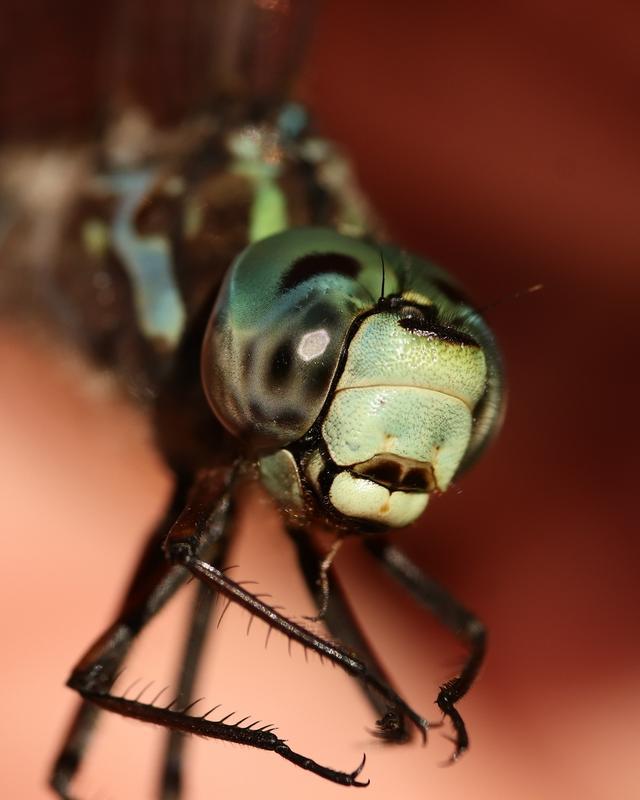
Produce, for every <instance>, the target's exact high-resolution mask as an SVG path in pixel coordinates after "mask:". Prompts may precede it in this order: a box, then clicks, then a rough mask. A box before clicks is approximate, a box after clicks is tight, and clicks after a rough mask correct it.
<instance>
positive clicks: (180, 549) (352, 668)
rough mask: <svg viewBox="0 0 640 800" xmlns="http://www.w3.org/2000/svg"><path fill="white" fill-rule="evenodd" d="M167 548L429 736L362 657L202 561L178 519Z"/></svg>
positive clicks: (173, 557) (174, 557) (193, 570)
mask: <svg viewBox="0 0 640 800" xmlns="http://www.w3.org/2000/svg"><path fill="white" fill-rule="evenodd" d="M164 548H165V551H166V553H167V557H168V558H169V560H170V561H171V562H172V563H173V564H177V565H180V566H184V567H186V569H188V570H189V572H191V573H192V574H193V575H194V576H195V577H196V578H197V579H198V580H199V581H200V582H202V583H203V584H205V585H207V586H209V588H210V589H211V590H212V591H215V592H220V593H221V594H223V595H225V597H227V598H229V599H230V600H231V601H232V602H234V603H237V604H239V605H241V606H242V607H243V608H246V609H247V610H248V611H249V612H250V613H251V614H253V615H255V616H256V617H258V618H259V619H261V620H263V621H264V622H266V623H267V625H269V626H270V627H272V628H274V629H275V630H278V631H280V632H281V633H283V634H284V635H285V636H287V637H288V638H289V639H291V640H292V641H297V642H299V643H300V644H301V645H303V647H306V648H309V649H311V650H314V651H315V652H317V653H318V654H319V655H320V656H322V657H323V658H326V659H328V660H329V661H332V662H333V663H335V664H337V665H338V666H340V667H341V668H342V669H343V670H345V672H347V673H348V674H350V675H353V676H354V677H357V678H359V679H360V680H361V681H362V682H363V683H364V684H365V685H367V686H369V688H371V689H372V690H374V691H375V692H377V693H378V694H379V695H381V696H382V697H383V698H384V699H385V700H386V701H387V703H388V705H389V707H390V708H393V709H397V711H398V712H401V713H402V714H404V715H406V716H407V717H408V719H410V720H411V722H412V723H413V724H414V725H415V726H416V728H417V729H418V730H419V731H420V733H421V734H422V736H423V737H425V736H426V731H427V727H428V723H427V721H426V720H425V719H423V718H422V717H420V716H419V715H418V714H417V713H416V712H415V711H414V710H413V709H412V708H411V707H410V706H408V705H407V703H406V702H405V701H404V700H403V699H402V698H401V697H400V696H399V695H398V694H397V693H396V692H395V691H394V690H393V689H392V688H391V687H390V686H389V685H388V684H387V683H386V682H385V681H383V680H382V679H381V678H380V677H378V675H377V674H376V673H375V672H374V671H372V670H371V669H370V668H369V667H368V666H367V664H366V663H365V662H364V661H363V660H362V659H360V658H359V657H357V656H355V655H354V654H353V653H351V651H350V650H347V649H346V648H344V647H342V646H341V645H338V644H336V643H334V642H331V641H329V640H327V639H324V638H323V637H321V636H319V635H317V634H315V633H313V632H312V631H310V630H308V629H307V628H305V627H304V626H303V625H301V624H299V623H297V622H294V621H293V620H291V619H289V618H288V617H285V616H284V615H283V614H281V613H280V612H279V611H277V610H276V609H275V608H273V607H272V606H270V605H268V604H267V603H265V602H263V601H262V600H261V599H260V598H259V597H257V596H256V595H254V594H252V593H251V592H249V591H247V590H246V589H244V588H243V587H242V586H241V585H240V584H239V583H237V582H236V581H233V580H231V578H229V577H227V575H226V574H225V573H224V572H222V571H221V570H220V569H218V568H217V567H215V566H214V565H213V564H209V563H207V562H206V561H203V560H202V559H201V558H200V557H199V556H198V552H197V538H195V537H193V536H192V535H191V534H190V532H189V525H182V524H181V520H180V519H179V520H178V522H177V523H176V524H175V525H174V526H173V528H172V529H171V531H170V532H169V535H168V536H167V539H166V540H165V543H164Z"/></svg>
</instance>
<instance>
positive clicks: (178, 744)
mask: <svg viewBox="0 0 640 800" xmlns="http://www.w3.org/2000/svg"><path fill="white" fill-rule="evenodd" d="M229 516H230V515H229ZM229 539H230V537H228V536H227V537H224V538H223V539H221V541H220V545H221V546H220V547H218V548H217V552H216V553H215V563H217V564H220V563H223V562H224V559H225V557H226V552H227V550H228V547H227V546H226V545H228V543H229ZM209 558H212V556H209ZM215 599H216V595H214V594H212V593H211V592H210V591H209V590H208V589H207V587H206V586H202V585H201V584H200V585H198V587H197V592H196V596H195V598H194V602H193V606H192V608H191V611H190V619H189V623H188V630H187V637H186V640H185V644H184V651H183V654H182V664H181V667H180V675H179V678H178V689H177V695H178V697H179V698H180V700H181V701H183V702H184V703H185V704H186V703H189V702H190V701H191V700H193V687H194V684H195V681H196V677H197V673H198V666H199V663H200V659H201V656H202V651H203V648H204V644H205V641H206V637H207V633H208V631H209V628H210V625H209V623H210V621H211V615H212V612H213V609H214V605H215ZM185 744H186V739H185V737H184V735H183V734H182V733H181V732H180V731H178V730H174V729H169V731H168V736H167V744H166V749H165V753H164V767H163V770H162V774H161V779H160V786H159V787H158V788H159V792H158V795H159V797H160V798H161V800H172V799H173V798H177V797H180V795H181V791H182V768H183V753H184V747H185Z"/></svg>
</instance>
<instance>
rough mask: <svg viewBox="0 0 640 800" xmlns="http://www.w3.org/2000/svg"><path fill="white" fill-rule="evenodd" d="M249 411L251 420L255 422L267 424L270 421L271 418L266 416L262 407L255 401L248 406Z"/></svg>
mask: <svg viewBox="0 0 640 800" xmlns="http://www.w3.org/2000/svg"><path fill="white" fill-rule="evenodd" d="M249 411H250V412H251V416H252V418H253V419H254V420H255V421H256V422H269V421H270V419H271V417H270V416H269V415H268V414H267V412H266V411H265V409H264V408H263V407H262V405H261V404H260V403H258V402H257V401H256V400H253V401H252V402H251V403H250V404H249Z"/></svg>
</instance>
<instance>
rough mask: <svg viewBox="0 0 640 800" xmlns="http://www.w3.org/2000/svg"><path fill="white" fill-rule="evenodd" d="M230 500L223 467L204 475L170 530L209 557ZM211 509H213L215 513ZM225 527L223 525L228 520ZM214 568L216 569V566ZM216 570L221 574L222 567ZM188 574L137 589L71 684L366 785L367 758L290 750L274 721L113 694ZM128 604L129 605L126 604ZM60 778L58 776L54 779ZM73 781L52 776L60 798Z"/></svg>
mask: <svg viewBox="0 0 640 800" xmlns="http://www.w3.org/2000/svg"><path fill="white" fill-rule="evenodd" d="M228 498H229V486H228V480H227V479H225V476H224V475H222V474H221V473H220V471H216V472H211V473H207V474H205V475H204V476H200V480H199V481H198V482H197V483H196V485H195V486H194V489H193V491H192V493H191V495H190V497H189V501H188V503H187V506H186V507H185V509H184V511H183V512H182V513H181V514H180V516H179V517H178V520H177V521H176V522H175V523H174V525H173V527H172V532H174V534H175V535H176V536H177V537H178V539H179V540H185V539H186V540H188V541H189V542H190V543H191V546H192V548H193V553H194V557H195V556H196V555H198V556H199V555H200V554H209V556H210V553H208V546H209V544H210V542H211V540H212V538H216V536H217V535H220V530H219V528H220V526H219V525H216V524H215V520H216V519H219V518H220V517H221V514H220V509H221V508H224V507H225V506H226V508H227V509H228V508H229V500H228ZM212 509H214V511H213V513H212ZM222 516H224V515H222ZM212 521H213V524H212ZM222 527H223V528H224V524H223V526H222ZM202 563H205V562H202ZM210 568H211V569H215V568H214V567H210ZM216 571H217V572H219V570H216ZM220 574H222V573H220ZM187 575H188V572H187V571H186V570H184V569H183V568H182V567H181V566H179V565H175V564H174V565H169V566H168V568H166V572H165V573H161V574H159V575H157V576H156V579H157V580H156V582H155V583H151V584H150V585H147V586H146V590H145V591H144V592H142V591H141V592H138V593H136V595H135V598H134V599H135V603H132V604H131V605H132V608H131V613H130V614H129V616H123V617H122V618H119V619H118V620H117V621H116V623H115V624H114V625H113V626H112V627H111V628H109V630H108V631H107V633H106V634H105V635H104V636H102V637H101V638H100V639H99V640H98V642H97V643H96V644H95V645H94V646H93V647H92V648H91V649H90V651H89V653H88V654H87V655H86V656H85V657H84V658H83V659H82V660H81V662H80V663H79V665H78V666H77V667H76V668H75V669H74V671H73V673H72V675H71V678H70V679H69V686H71V687H72V688H74V689H76V691H78V692H79V693H80V694H81V695H82V697H83V699H85V700H87V701H89V702H90V703H93V704H94V705H95V706H98V707H99V708H102V709H105V710H108V711H112V712H114V713H117V714H120V715H122V716H126V717H131V718H133V719H138V720H141V721H143V722H152V723H154V724H157V725H162V726H163V727H166V728H170V729H174V730H178V731H182V732H183V733H194V734H197V735H200V736H205V737H209V738H214V739H222V740H225V741H230V742H235V743H237V744H244V745H247V746H250V747H256V748H259V749H262V750H270V751H272V752H274V753H276V754H277V755H279V756H280V757H281V758H284V759H286V760H287V761H290V762H291V763H293V764H295V765H296V766H298V767H300V768H302V769H305V770H308V771H310V772H313V773H314V774H316V775H319V776H320V777H323V778H325V779H327V780H329V781H333V782H334V783H338V784H342V785H344V786H367V785H368V783H369V782H368V781H366V782H363V781H360V780H358V776H359V775H360V772H361V771H362V768H363V767H364V758H363V760H362V762H361V763H360V765H359V766H358V767H357V768H356V769H355V770H353V771H352V772H342V771H339V770H334V769H331V768H330V767H325V766H323V765H322V764H318V763H317V762H315V761H313V760H312V759H310V758H308V757H307V756H304V755H302V754H301V753H297V752H296V751H294V750H292V749H291V748H290V747H289V745H288V744H287V742H286V740H284V739H281V738H279V737H278V736H276V735H275V734H274V733H273V731H272V728H273V726H271V725H264V726H262V727H261V728H256V727H255V726H256V725H257V724H258V723H256V722H254V723H250V724H248V725H244V726H242V723H243V722H245V720H240V721H239V722H236V723H235V724H234V723H228V722H226V720H227V719H228V718H229V716H231V715H229V714H228V715H227V716H226V717H223V718H222V719H220V720H217V721H214V720H210V719H207V717H209V715H210V714H211V713H212V712H213V710H214V709H211V710H210V711H208V712H207V713H205V714H204V715H203V716H201V717H194V716H191V715H189V714H188V713H187V712H188V711H189V709H190V708H191V707H192V706H193V703H189V704H188V705H187V706H186V707H185V708H181V709H180V710H179V709H176V708H172V707H173V706H174V705H175V701H172V702H171V703H169V705H168V706H166V707H159V706H155V705H153V704H149V703H143V702H141V701H140V695H139V696H138V698H136V699H134V700H129V699H127V698H126V697H119V696H116V695H114V694H112V693H111V691H110V689H111V686H112V684H113V681H114V679H115V678H116V677H117V675H116V668H117V665H119V663H120V662H121V657H120V656H121V653H122V651H123V650H124V651H126V649H128V647H129V645H130V644H131V641H132V639H133V638H134V637H135V635H137V633H139V631H140V630H141V629H142V627H143V626H144V625H145V624H146V623H147V622H148V621H149V620H150V619H151V617H152V616H153V615H154V614H155V613H156V612H157V611H158V610H159V608H160V607H161V605H163V604H164V602H166V600H167V599H168V598H169V596H170V595H171V594H173V592H174V591H175V588H177V585H179V584H180V583H182V582H184V579H185V577H186V576H187ZM176 576H177V577H176ZM176 584H177V585H176ZM167 586H169V587H170V591H169V590H168V589H167V588H166V587H167ZM125 608H128V605H126V606H125ZM116 662H117V663H116ZM72 774H73V773H72ZM56 778H58V779H57V780H56ZM69 781H70V777H65V780H64V781H63V779H61V778H60V777H59V776H56V775H54V781H53V784H54V788H56V790H57V791H58V793H59V794H60V795H61V796H62V797H65V798H68V797H69V795H68V793H67V790H68V786H69Z"/></svg>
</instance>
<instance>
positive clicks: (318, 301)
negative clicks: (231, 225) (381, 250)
mask: <svg viewBox="0 0 640 800" xmlns="http://www.w3.org/2000/svg"><path fill="white" fill-rule="evenodd" d="M376 255H377V254H376V251H375V249H374V248H372V247H371V246H370V245H368V244H366V243H364V242H360V241H358V240H355V239H349V238H348V237H344V236H341V235H340V234H337V233H336V232H334V231H329V230H323V229H315V228H298V229H292V230H289V231H287V232H285V233H282V234H276V235H275V236H272V237H269V238H267V239H262V240H260V241H259V242H256V243H254V244H252V245H251V246H250V247H248V248H247V249H246V250H245V251H244V253H242V254H241V255H240V256H239V257H238V259H237V260H236V262H235V263H234V264H233V265H232V267H231V269H230V271H229V273H228V274H227V277H226V279H225V283H224V284H223V286H222V288H221V290H220V293H219V296H218V300H217V302H216V306H215V308H214V310H213V314H212V317H211V320H210V323H209V327H208V330H207V333H206V336H205V341H204V347H203V355H202V379H203V384H204V388H205V392H206V394H207V397H208V399H209V402H210V404H211V406H212V408H213V410H214V412H215V413H216V415H217V416H218V418H219V419H220V421H221V422H222V423H223V425H225V427H226V428H227V429H228V430H230V431H231V432H232V433H235V434H236V435H237V436H239V437H241V438H242V439H243V441H244V443H245V444H246V445H247V447H248V449H250V450H252V451H262V452H265V451H269V450H274V449H276V448H278V447H282V446H283V445H286V444H289V443H290V442H293V441H295V440H296V439H299V438H300V437H301V436H303V435H304V434H305V433H306V432H307V431H308V430H309V429H310V428H311V426H312V425H313V423H314V422H315V420H316V419H317V417H318V415H319V414H320V411H321V410H322V407H323V405H324V403H325V401H326V399H327V396H328V393H329V390H330V386H331V381H332V379H333V377H334V375H335V373H336V370H337V368H338V364H339V362H340V354H341V353H342V350H343V347H344V346H345V341H346V337H347V332H348V330H349V328H350V326H351V324H352V323H353V321H354V319H355V318H356V317H357V316H358V315H359V314H360V313H362V311H364V310H366V309H367V308H370V307H372V306H373V305H374V304H375V298H374V296H373V295H372V292H371V290H370V287H369V286H368V285H365V284H363V283H362V282H361V281H360V273H361V272H362V271H363V270H364V269H365V265H366V264H367V263H368V262H372V263H374V264H376V271H374V273H373V276H374V278H375V280H372V281H371V283H372V284H373V286H375V287H377V286H378V279H379V275H378V271H377V270H378V269H379V268H378V267H377V261H376ZM367 274H368V273H367Z"/></svg>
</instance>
